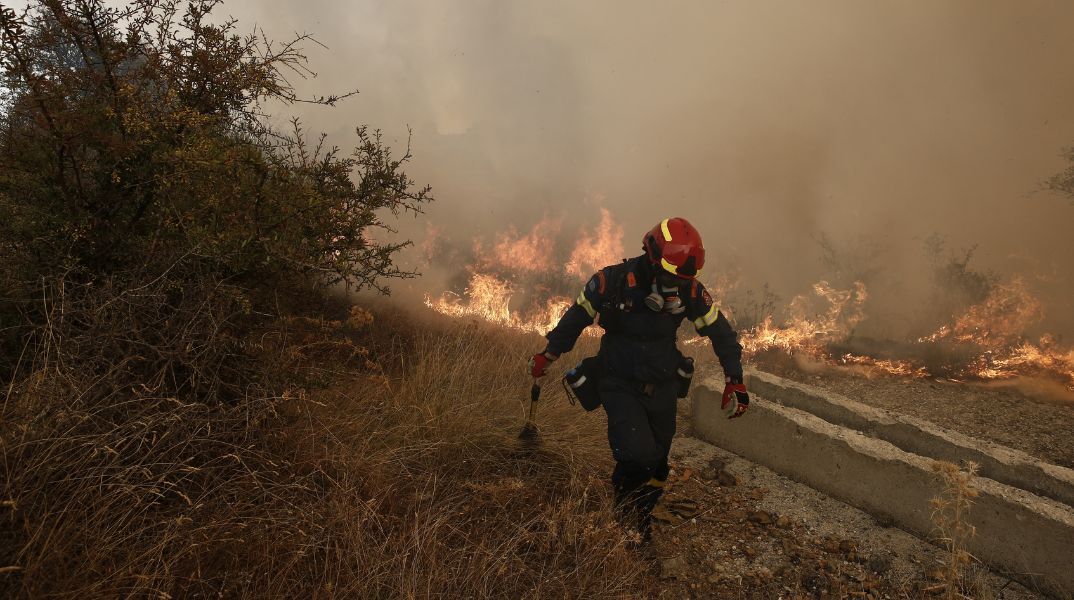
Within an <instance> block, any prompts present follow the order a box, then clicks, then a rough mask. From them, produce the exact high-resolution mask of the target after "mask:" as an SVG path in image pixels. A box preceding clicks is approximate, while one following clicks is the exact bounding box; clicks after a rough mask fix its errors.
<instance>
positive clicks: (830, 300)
mask: <svg viewBox="0 0 1074 600" xmlns="http://www.w3.org/2000/svg"><path fill="white" fill-rule="evenodd" d="M813 294H814V298H810V297H808V296H797V297H795V298H794V299H793V300H791V304H790V307H789V312H790V315H791V316H790V319H788V322H787V324H786V325H784V326H782V327H775V326H773V325H772V315H769V316H767V317H765V319H764V321H763V322H762V323H761V324H760V325H758V326H757V327H755V328H753V329H751V330H749V331H746V332H744V333H743V334H742V335H741V336H740V340H739V341H740V343H741V344H742V349H743V351H744V352H746V353H747V354H756V353H758V352H763V351H765V350H770V349H773V348H775V349H780V350H784V351H787V352H794V351H804V352H808V353H810V354H813V355H816V356H822V355H823V354H824V353H825V350H824V349H825V346H826V345H827V344H829V343H831V342H833V341H837V340H840V339H844V338H846V336H847V335H849V333H850V331H851V330H852V329H853V328H854V326H855V325H857V324H858V323H859V322H861V320H862V319H863V318H865V316H864V312H863V311H862V305H863V304H864V303H865V301H866V300H867V299H868V297H869V296H868V294H867V293H866V291H865V284H863V283H861V282H860V281H859V282H855V284H854V289H853V290H837V289H835V288H833V287H832V286H831V285H829V284H828V282H827V281H820V282H817V283H815V284H813ZM816 299H820V300H822V301H824V302H827V306H826V307H824V308H822V309H821V310H820V311H819V312H817V311H815V310H813V308H812V307H813V306H815V304H816Z"/></svg>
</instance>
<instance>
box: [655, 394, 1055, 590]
mask: <svg viewBox="0 0 1074 600" xmlns="http://www.w3.org/2000/svg"><path fill="white" fill-rule="evenodd" d="M684 412H686V411H684ZM672 462H673V467H674V471H673V474H672V477H671V481H670V484H669V487H668V489H667V493H666V494H665V497H664V499H663V501H662V502H661V506H659V507H658V508H657V512H656V516H657V517H658V520H659V524H658V526H657V528H656V532H655V535H654V543H653V546H652V548H651V549H650V550H649V552H650V553H651V555H652V558H653V567H652V576H653V577H654V578H659V579H660V580H661V581H660V582H659V585H658V586H657V589H660V590H661V591H660V593H659V597H661V598H735V599H740V598H772V599H777V598H873V599H881V598H892V599H895V598H928V597H940V596H942V594H943V593H944V592H945V590H946V587H945V584H944V578H943V575H942V572H943V569H942V568H943V560H944V558H945V553H944V552H943V551H941V550H940V549H938V548H937V547H935V546H932V545H930V544H928V543H926V542H923V541H921V540H919V539H918V538H916V537H914V536H912V535H910V534H907V533H905V532H903V531H901V530H899V529H895V528H893V527H891V526H890V523H882V522H877V521H876V520H875V519H874V518H873V517H870V516H869V515H867V514H865V513H863V512H862V511H860V510H857V509H855V508H853V507H850V506H848V505H846V504H843V503H842V502H839V501H837V500H833V499H832V498H829V497H828V496H825V495H824V494H821V493H819V492H817V491H815V490H813V489H812V488H809V487H807V486H804V485H801V484H798V483H796V482H793V481H791V480H789V479H787V478H785V477H782V476H779V475H777V474H775V473H773V472H772V471H770V470H768V469H766V468H764V467H761V466H759V465H756V464H753V463H750V462H748V461H746V460H744V459H742V458H739V457H737V456H736V455H734V454H731V453H729V452H725V451H723V450H721V449H719V448H716V447H714V446H712V445H710V444H707V443H705V442H702V441H700V440H697V439H694V438H691V437H689V436H688V432H687V435H680V436H679V437H678V438H676V441H675V445H674V447H673V450H672ZM963 591H966V592H968V593H969V595H970V596H972V597H975V598H1004V599H1025V598H1038V597H1040V596H1038V595H1037V594H1035V593H1034V592H1032V591H1030V590H1027V589H1025V588H1023V587H1022V586H1020V585H1018V584H1017V583H1014V582H1011V581H1010V580H1007V579H1005V578H1003V577H1000V576H997V575H995V574H992V573H990V572H988V571H987V570H985V569H982V568H980V567H978V566H971V567H970V568H969V569H968V570H967V572H966V573H965V580H964V590H963Z"/></svg>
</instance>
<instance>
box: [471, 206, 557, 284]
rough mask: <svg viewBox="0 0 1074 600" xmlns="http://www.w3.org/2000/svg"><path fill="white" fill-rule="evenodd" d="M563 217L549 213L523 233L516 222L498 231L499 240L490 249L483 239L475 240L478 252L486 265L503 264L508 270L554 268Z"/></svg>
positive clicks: (536, 271)
mask: <svg viewBox="0 0 1074 600" xmlns="http://www.w3.org/2000/svg"><path fill="white" fill-rule="evenodd" d="M559 229H560V222H559V220H555V219H551V218H549V217H545V218H543V219H541V220H540V221H538V222H537V223H536V224H534V226H533V227H532V228H531V229H530V231H529V233H527V234H525V235H520V234H519V233H518V230H517V229H515V228H514V227H513V226H511V227H509V228H508V229H507V231H502V232H500V233H497V234H496V243H495V244H493V246H492V250H491V251H490V252H486V251H485V250H484V247H483V245H482V243H481V241H480V240H477V241H475V242H474V254H475V255H476V256H477V257H478V261H479V263H480V266H481V268H482V269H485V270H488V269H493V268H499V269H503V270H506V271H508V272H532V273H543V272H546V271H549V270H551V269H552V263H553V258H554V254H555V253H554V252H553V249H554V248H555V247H556V236H558V235H559Z"/></svg>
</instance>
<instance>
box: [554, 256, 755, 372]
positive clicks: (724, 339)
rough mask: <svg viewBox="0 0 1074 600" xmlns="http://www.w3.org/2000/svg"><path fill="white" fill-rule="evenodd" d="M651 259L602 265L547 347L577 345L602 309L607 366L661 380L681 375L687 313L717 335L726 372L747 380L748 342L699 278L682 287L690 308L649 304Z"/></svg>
mask: <svg viewBox="0 0 1074 600" xmlns="http://www.w3.org/2000/svg"><path fill="white" fill-rule="evenodd" d="M652 268H653V267H651V266H650V264H649V261H648V259H647V258H646V257H645V256H639V257H637V258H633V259H631V260H628V261H624V262H623V263H621V264H618V265H612V266H610V267H605V268H603V269H601V270H600V271H598V272H597V273H596V274H595V275H593V277H592V278H590V280H589V282H588V283H586V285H585V287H584V288H582V292H581V293H580V294H579V295H578V299H577V300H576V301H575V303H574V304H573V305H571V307H570V308H569V309H567V312H566V314H564V315H563V317H562V318H561V319H560V320H559V323H558V324H557V325H556V327H555V328H554V329H553V330H552V331H550V332H548V335H547V336H545V337H547V338H548V347H547V350H546V351H547V352H549V353H552V354H557V355H559V354H563V353H565V352H569V351H570V350H571V349H572V348H574V344H575V342H576V341H577V340H578V336H579V335H581V333H582V330H584V329H585V328H586V327H588V326H589V325H592V324H593V321H594V320H595V319H596V318H597V315H598V314H599V315H600V317H599V320H597V322H598V324H599V325H600V327H601V328H603V329H604V336H603V337H602V338H601V341H600V354H599V356H600V358H601V363H602V365H603V366H604V369H605V370H606V372H608V373H609V374H611V375H614V376H617V377H621V378H624V379H629V380H632V381H639V382H646V383H655V382H659V381H665V380H668V379H671V378H672V377H674V376H675V371H676V368H677V367H678V364H679V361H681V360H682V354H681V353H680V352H679V349H678V347H677V346H676V336H677V333H678V330H679V325H680V324H681V323H682V320H683V319H690V321H692V322H693V325H694V328H695V329H696V330H697V332H698V334H699V335H703V336H705V337H708V338H709V339H710V340H712V349H713V350H714V351H715V352H716V356H717V357H718V358H719V360H720V365H721V366H723V371H724V374H725V375H726V376H727V377H730V378H732V379H734V380H736V381H741V380H742V346H741V345H739V343H738V334H736V333H735V330H734V329H733V328H732V327H731V324H730V323H729V322H728V321H727V318H726V317H724V315H723V314H722V313H721V312H720V310H719V307H718V306H717V305H716V303H715V302H714V301H713V299H712V296H711V295H709V293H708V291H707V290H706V289H705V286H704V285H702V284H701V283H700V282H698V281H693V282H690V283H688V284H686V285H685V286H684V287H683V288H682V289H681V290H680V292H679V296H680V298H681V299H682V303H683V307H684V310H681V311H678V312H669V311H661V312H656V311H654V310H652V309H650V308H649V307H648V306H646V305H645V301H644V300H645V297H646V296H647V295H649V294H650V293H651V292H652V291H653V290H652V275H651V270H652Z"/></svg>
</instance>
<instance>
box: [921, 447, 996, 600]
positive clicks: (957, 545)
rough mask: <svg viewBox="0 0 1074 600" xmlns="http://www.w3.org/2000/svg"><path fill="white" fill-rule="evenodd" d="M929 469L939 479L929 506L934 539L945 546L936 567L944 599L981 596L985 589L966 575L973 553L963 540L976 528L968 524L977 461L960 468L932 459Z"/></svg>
mask: <svg viewBox="0 0 1074 600" xmlns="http://www.w3.org/2000/svg"><path fill="white" fill-rule="evenodd" d="M932 470H933V471H934V472H935V473H937V474H938V475H939V476H940V479H941V481H942V482H943V489H942V490H941V492H940V495H939V496H937V497H936V498H933V499H932V503H931V505H932V522H933V524H934V525H935V526H936V529H937V531H938V532H939V536H938V538H939V539H938V541H939V542H940V544H941V545H942V546H943V547H944V548H946V549H947V560H946V562H945V563H944V564H943V566H942V568H941V569H940V574H941V575H942V579H943V586H944V590H943V593H944V597H945V598H947V599H948V600H954V599H956V598H969V597H975V598H978V597H982V595H983V594H985V593H987V590H984V589H979V588H981V582H980V578H971V577H967V570H968V569H969V568H970V566H971V565H972V561H973V556H972V555H971V554H970V553H969V552H968V551H967V550H966V542H967V541H968V540H969V538H971V537H972V536H974V535H975V534H976V528H975V527H974V526H973V525H970V523H969V512H970V508H971V507H972V505H973V499H974V498H976V497H977V494H978V492H977V489H976V488H975V487H974V486H973V480H974V479H975V478H976V477H977V464H975V463H972V462H969V463H966V465H965V466H964V467H960V466H959V465H956V464H954V463H950V462H946V461H936V462H934V463H933V464H932ZM973 588H978V589H973ZM969 594H972V596H971V595H969Z"/></svg>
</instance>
